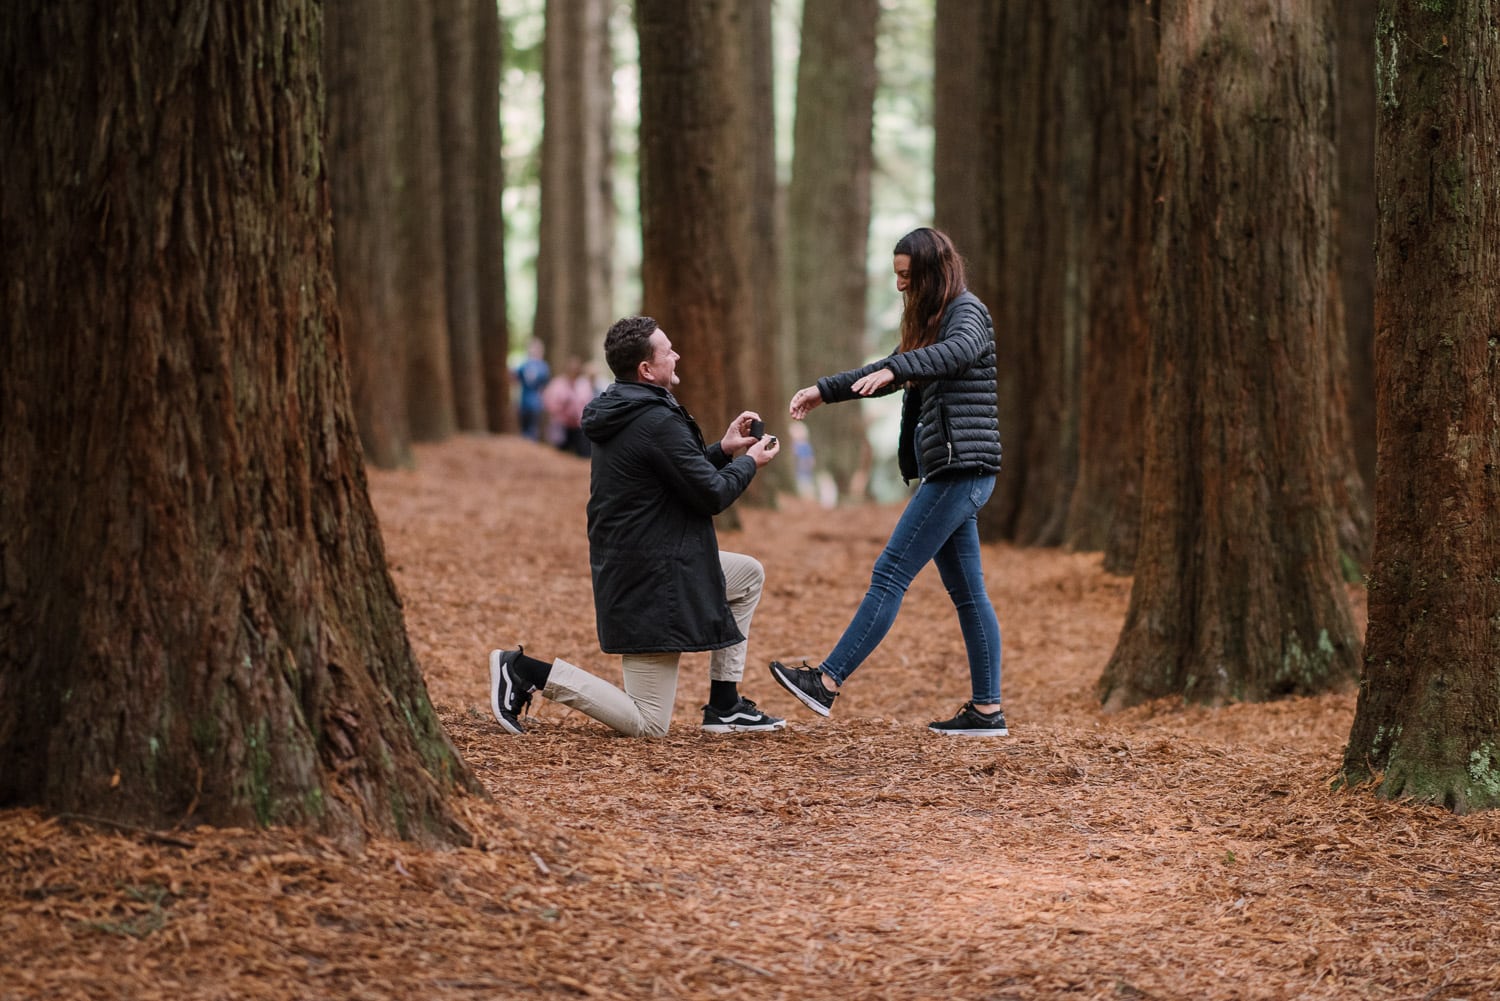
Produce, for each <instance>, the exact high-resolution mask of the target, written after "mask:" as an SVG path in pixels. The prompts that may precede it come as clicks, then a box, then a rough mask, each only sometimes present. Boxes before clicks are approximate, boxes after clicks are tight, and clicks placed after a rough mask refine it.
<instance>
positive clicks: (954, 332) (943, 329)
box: [771, 228, 1010, 737]
mask: <svg viewBox="0 0 1500 1001" xmlns="http://www.w3.org/2000/svg"><path fill="white" fill-rule="evenodd" d="M894 265H895V272H896V289H897V291H899V292H901V293H902V297H903V308H902V312H901V343H900V345H899V347H898V348H897V349H896V351H895V353H894V354H891V355H890V356H888V357H886V358H882V359H881V360H879V361H876V362H872V363H871V364H868V365H865V366H863V367H862V368H857V369H852V370H850V371H847V372H841V373H839V374H838V375H830V376H824V377H823V378H821V379H819V380H818V381H817V384H816V385H813V386H808V387H807V388H805V389H800V390H798V391H797V394H796V395H795V396H793V397H792V403H791V415H792V417H793V418H794V419H796V420H802V419H803V418H805V417H806V416H807V415H808V413H809V412H811V411H812V410H813V409H815V408H816V407H818V406H821V405H822V404H824V403H842V402H844V401H846V400H857V399H860V398H862V397H866V396H881V395H885V394H887V393H893V392H895V391H896V390H898V389H901V390H904V391H905V396H904V397H903V399H902V407H901V432H900V437H899V439H898V442H897V457H898V461H899V463H900V466H901V475H902V477H903V478H904V479H906V480H907V481H908V482H910V481H911V480H913V479H917V480H919V481H920V482H919V485H918V486H917V489H916V491H915V492H914V493H913V494H912V496H911V498H910V500H908V501H907V504H906V509H905V510H904V511H902V513H901V517H900V519H899V520H898V521H897V522H896V527H895V529H894V530H893V531H892V532H891V538H890V541H889V542H887V543H886V545H885V549H884V550H883V551H882V552H881V554H880V556H879V558H877V559H876V561H875V568H874V571H873V572H872V574H871V577H870V587H869V590H868V591H866V592H865V596H864V599H863V600H862V601H861V602H860V604H859V608H858V610H857V611H856V612H855V613H854V619H853V620H852V621H851V622H850V623H849V625H848V627H847V628H845V630H844V633H843V636H841V637H840V638H839V641H838V643H837V644H835V645H834V648H833V651H832V652H831V653H829V655H828V656H827V658H825V659H824V660H823V662H822V663H821V664H820V665H819V666H818V667H816V668H810V667H807V666H806V665H804V666H803V667H801V668H793V667H787V666H786V665H784V664H781V663H779V662H777V661H772V662H771V675H772V677H774V678H775V679H776V681H777V683H779V684H780V685H781V686H782V687H783V688H785V689H786V690H787V691H788V692H790V693H791V694H792V695H793V696H795V697H796V698H797V700H798V701H800V702H801V703H802V704H803V705H805V706H807V707H808V708H809V709H811V710H812V711H813V712H815V713H818V714H819V715H821V716H827V715H828V714H829V713H830V712H831V710H832V708H833V701H834V699H835V698H837V697H838V692H839V688H840V686H842V685H843V684H844V682H845V681H847V680H848V679H849V675H851V674H852V673H853V672H854V670H855V669H856V668H857V667H859V665H860V664H862V663H863V662H864V661H865V658H867V657H868V656H869V655H870V654H871V652H873V651H874V649H875V648H876V647H877V646H878V645H879V644H880V641H881V640H882V639H884V638H885V635H886V633H888V632H889V631H890V628H891V625H892V623H894V622H895V620H896V613H897V612H898V611H899V610H900V608H901V601H902V599H903V598H904V597H905V595H906V591H907V588H908V587H910V586H911V582H912V580H913V579H915V577H916V576H917V573H918V572H919V571H920V570H921V569H922V568H923V567H924V566H926V565H927V564H928V563H935V564H937V568H938V573H939V574H940V575H941V577H942V580H943V586H944V587H945V588H946V589H947V591H948V596H949V597H950V598H951V599H952V600H953V607H954V609H955V611H957V613H958V623H959V628H960V629H961V630H962V631H963V637H964V648H965V650H966V651H967V654H968V662H969V682H970V692H971V694H970V699H969V701H968V702H965V703H964V705H963V707H962V708H961V709H959V711H958V713H957V714H956V715H955V716H954V717H953V718H952V719H947V720H939V721H937V722H934V723H930V724H929V725H928V728H929V729H931V730H934V731H936V732H938V733H945V734H954V735H961V736H978V737H990V736H994V737H1003V736H1006V735H1007V734H1008V733H1009V732H1010V731H1009V730H1008V729H1007V728H1006V724H1005V713H1004V711H1003V709H1002V708H1001V702H1000V623H999V620H998V619H997V618H996V616H995V607H994V605H993V604H992V603H991V601H990V597H989V593H988V592H987V591H986V590H985V586H984V565H983V563H982V562H981V560H980V549H979V509H980V508H982V507H983V506H984V504H985V502H986V501H987V500H989V498H990V494H991V493H992V492H993V491H994V489H995V478H996V476H997V475H998V474H999V472H1000V432H999V423H998V418H997V410H998V407H997V405H996V397H995V331H994V327H993V325H992V324H991V321H990V314H989V311H988V310H987V309H985V307H984V304H983V303H982V302H980V301H979V299H978V298H976V297H975V296H974V294H973V293H971V292H969V291H968V288H967V286H966V283H965V279H964V267H963V260H962V259H961V258H960V257H959V255H958V252H957V251H956V250H955V249H954V247H953V241H951V240H950V239H949V238H948V237H947V235H946V234H944V233H942V232H940V231H938V230H935V229H928V228H923V229H917V230H913V231H912V232H910V233H908V234H907V235H906V236H903V237H902V238H901V240H900V241H899V242H898V243H897V244H896V248H895V253H894Z"/></svg>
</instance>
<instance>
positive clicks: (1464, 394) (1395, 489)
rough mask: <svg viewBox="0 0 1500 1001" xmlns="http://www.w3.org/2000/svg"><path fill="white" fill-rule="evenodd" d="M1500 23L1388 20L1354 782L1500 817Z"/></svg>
mask: <svg viewBox="0 0 1500 1001" xmlns="http://www.w3.org/2000/svg"><path fill="white" fill-rule="evenodd" d="M1497 22H1500V8H1497V6H1496V4H1495V3H1494V2H1493V0H1455V2H1453V3H1449V4H1430V3H1418V2H1415V0H1382V3H1381V5H1380V15H1379V24H1380V29H1379V35H1378V45H1379V58H1378V60H1377V65H1378V66H1379V67H1380V76H1379V109H1380V111H1379V116H1380V117H1379V127H1378V128H1377V130H1376V131H1377V135H1378V137H1379V140H1378V145H1377V153H1378V155H1377V159H1376V164H1375V170H1376V178H1377V185H1378V188H1379V191H1380V222H1379V242H1378V244H1377V247H1378V254H1377V260H1378V266H1377V274H1376V284H1375V327H1376V340H1375V370H1376V374H1377V377H1378V381H1377V385H1378V392H1377V394H1376V400H1377V420H1376V424H1377V427H1378V428H1379V437H1378V445H1379V456H1378V460H1377V475H1376V479H1375V525H1376V532H1375V553H1374V562H1373V566H1372V569H1371V572H1370V627H1369V642H1368V645H1367V648H1366V656H1365V674H1364V680H1363V685H1362V687H1361V689H1360V696H1359V703H1358V706H1357V708H1356V710H1355V714H1354V725H1353V727H1352V729H1351V732H1350V735H1349V744H1348V747H1347V748H1346V749H1345V751H1344V776H1345V778H1346V779H1347V780H1348V781H1349V782H1351V783H1360V782H1365V781H1373V782H1374V783H1376V789H1377V792H1378V793H1379V795H1381V796H1384V797H1386V798H1391V799H1394V798H1397V797H1409V798H1413V799H1418V800H1423V801H1428V802H1433V803H1440V804H1442V805H1443V806H1446V807H1448V808H1449V809H1452V810H1455V811H1457V812H1460V813H1462V812H1465V811H1467V810H1473V809H1493V808H1494V807H1496V806H1500V412H1497V404H1496V401H1497V400H1500V347H1497V343H1496V342H1497V332H1500V287H1497V285H1496V282H1495V276H1496V275H1500V192H1497V191H1496V188H1495V183H1494V180H1495V178H1496V177H1500V90H1497V89H1496V88H1495V86H1494V84H1493V75H1494V72H1495V69H1496V67H1500V37H1497V36H1496V33H1495V25H1496V23H1497Z"/></svg>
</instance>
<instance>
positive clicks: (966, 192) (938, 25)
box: [932, 0, 1005, 445]
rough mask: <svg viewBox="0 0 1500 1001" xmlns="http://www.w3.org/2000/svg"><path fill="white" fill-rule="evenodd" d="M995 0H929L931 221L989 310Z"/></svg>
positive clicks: (993, 290) (995, 238) (994, 250)
mask: <svg viewBox="0 0 1500 1001" xmlns="http://www.w3.org/2000/svg"><path fill="white" fill-rule="evenodd" d="M1001 2H1003V0H937V11H936V15H935V17H934V20H933V58H934V63H935V65H934V67H933V75H932V172H933V192H932V201H933V206H932V209H933V211H932V217H933V224H934V225H936V226H937V228H938V229H940V230H942V231H943V232H945V233H947V234H948V236H949V237H950V238H952V240H953V244H954V246H956V247H957V248H958V251H959V253H960V254H962V255H963V256H964V263H965V265H966V270H967V273H968V278H969V289H970V291H972V292H973V293H974V294H975V295H977V296H978V297H979V298H980V300H981V301H982V302H984V303H986V304H991V305H992V308H993V304H995V303H997V302H998V301H999V287H998V284H997V283H998V277H999V276H998V274H997V271H998V269H997V267H996V266H995V264H994V262H995V261H997V260H998V257H999V254H998V248H999V247H1000V243H1001V237H1000V223H999V220H998V219H996V218H994V210H995V209H996V208H997V207H998V206H997V205H996V200H995V199H993V198H990V197H988V195H987V191H988V189H987V187H986V183H987V182H986V180H985V178H986V177H987V176H988V174H989V173H990V171H991V170H993V168H994V160H995V149H994V146H993V140H994V129H995V123H994V122H993V121H992V120H991V117H990V116H991V114H992V111H993V107H992V104H993V102H991V101H989V99H988V93H989V90H990V88H991V86H992V81H993V79H994V73H993V68H992V60H993V59H994V55H995V53H994V45H995V44H996V41H995V39H994V38H993V37H992V35H993V33H994V32H995V31H996V30H998V28H999V27H1000V18H999V16H998V13H997V11H998V6H997V5H998V4H1000V3H1001ZM1001 444H1002V445H1003V444H1005V442H1004V441H1003V440H1002V442H1001Z"/></svg>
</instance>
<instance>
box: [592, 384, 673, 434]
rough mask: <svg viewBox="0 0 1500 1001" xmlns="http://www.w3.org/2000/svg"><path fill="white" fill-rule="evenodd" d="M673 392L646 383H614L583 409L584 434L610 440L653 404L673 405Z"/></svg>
mask: <svg viewBox="0 0 1500 1001" xmlns="http://www.w3.org/2000/svg"><path fill="white" fill-rule="evenodd" d="M675 403H676V400H674V399H673V397H672V394H671V393H670V392H668V391H667V390H665V389H662V388H661V387H660V386H653V385H651V384H650V383H645V382H612V383H610V384H609V385H608V386H606V387H605V388H604V391H603V392H602V393H600V394H599V395H598V396H596V397H594V398H593V400H592V401H590V402H589V404H588V406H586V407H584V408H583V433H584V434H585V435H587V436H588V438H589V440H590V441H596V442H603V441H609V439H611V438H613V437H614V436H615V435H617V434H619V433H620V432H621V431H622V430H624V429H625V428H626V427H628V426H629V425H630V423H631V422H632V421H634V420H635V419H636V418H637V417H638V416H640V414H641V412H642V411H643V410H645V409H647V408H650V407H661V406H668V407H670V406H672V405H674V404H675Z"/></svg>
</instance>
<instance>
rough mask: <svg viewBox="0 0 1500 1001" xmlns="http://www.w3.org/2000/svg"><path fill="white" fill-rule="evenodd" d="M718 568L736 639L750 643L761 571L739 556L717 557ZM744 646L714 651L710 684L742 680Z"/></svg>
mask: <svg viewBox="0 0 1500 1001" xmlns="http://www.w3.org/2000/svg"><path fill="white" fill-rule="evenodd" d="M719 564H720V566H722V567H723V568H724V594H725V597H727V598H728V599H729V612H730V614H731V615H733V616H734V624H735V625H737V626H739V628H740V635H741V636H743V637H745V640H747V641H748V640H749V639H750V620H751V619H752V618H754V616H755V608H756V606H757V605H759V604H760V594H761V589H762V588H763V587H764V586H765V583H766V570H765V567H763V566H761V565H760V561H759V560H757V559H756V558H755V557H753V556H745V555H743V554H742V553H726V552H720V553H719ZM747 646H748V643H747V642H741V643H736V644H735V645H734V646H731V647H725V648H724V649H722V650H715V651H714V652H713V653H712V654H711V655H710V656H709V661H708V676H709V678H710V679H711V680H713V681H733V682H739V681H741V680H742V679H743V678H744V677H745V650H746V647H747Z"/></svg>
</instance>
